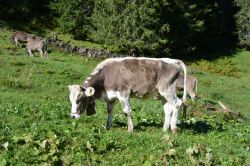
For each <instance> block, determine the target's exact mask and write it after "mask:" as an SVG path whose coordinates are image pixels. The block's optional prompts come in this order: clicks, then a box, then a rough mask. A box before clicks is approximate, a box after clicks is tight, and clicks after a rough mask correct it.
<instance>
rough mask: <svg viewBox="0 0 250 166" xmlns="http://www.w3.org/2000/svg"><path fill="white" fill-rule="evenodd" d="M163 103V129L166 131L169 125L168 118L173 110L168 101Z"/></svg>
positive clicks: (169, 118)
mask: <svg viewBox="0 0 250 166" xmlns="http://www.w3.org/2000/svg"><path fill="white" fill-rule="evenodd" d="M164 103H165V104H164V105H163V109H164V114H165V118H164V125H163V131H167V130H168V129H169V127H170V120H171V116H172V111H173V110H172V108H171V107H170V105H169V103H168V102H166V101H165V102H164Z"/></svg>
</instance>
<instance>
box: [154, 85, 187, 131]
mask: <svg viewBox="0 0 250 166" xmlns="http://www.w3.org/2000/svg"><path fill="white" fill-rule="evenodd" d="M175 89H176V88H175V86H170V87H168V88H167V89H162V90H159V93H160V94H161V96H162V97H163V102H164V106H163V108H164V113H165V121H164V125H163V130H164V131H166V130H168V129H169V127H170V128H171V130H172V131H173V132H175V131H176V130H177V120H178V111H179V108H180V105H181V104H182V101H181V100H180V99H179V98H178V97H177V95H176V90H175Z"/></svg>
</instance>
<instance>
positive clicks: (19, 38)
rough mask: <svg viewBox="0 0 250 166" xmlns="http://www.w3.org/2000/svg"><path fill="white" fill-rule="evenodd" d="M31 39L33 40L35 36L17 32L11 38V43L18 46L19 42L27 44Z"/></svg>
mask: <svg viewBox="0 0 250 166" xmlns="http://www.w3.org/2000/svg"><path fill="white" fill-rule="evenodd" d="M29 38H33V35H31V34H28V33H26V32H23V31H16V32H15V33H14V34H13V35H12V36H11V41H12V42H14V43H15V45H16V46H17V44H18V42H19V43H20V42H27V41H28V39H29Z"/></svg>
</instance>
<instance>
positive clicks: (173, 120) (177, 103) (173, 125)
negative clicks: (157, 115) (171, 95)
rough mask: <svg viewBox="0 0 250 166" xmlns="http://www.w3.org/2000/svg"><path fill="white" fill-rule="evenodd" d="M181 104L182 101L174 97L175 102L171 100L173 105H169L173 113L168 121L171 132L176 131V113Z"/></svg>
mask: <svg viewBox="0 0 250 166" xmlns="http://www.w3.org/2000/svg"><path fill="white" fill-rule="evenodd" d="M181 104H182V101H181V100H180V99H179V98H178V97H176V98H175V100H173V103H172V104H171V107H172V111H173V113H172V117H171V121H170V126H171V130H172V131H173V132H176V131H177V121H178V113H179V109H180V106H181Z"/></svg>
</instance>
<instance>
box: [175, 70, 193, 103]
mask: <svg viewBox="0 0 250 166" xmlns="http://www.w3.org/2000/svg"><path fill="white" fill-rule="evenodd" d="M183 82H184V76H183V75H182V74H181V75H180V76H179V77H178V80H177V90H183V89H184V85H183ZM197 84H198V80H197V78H196V77H193V76H191V75H187V85H186V86H187V92H188V95H189V96H190V97H191V99H192V100H193V101H194V100H195V97H196V95H197Z"/></svg>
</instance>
